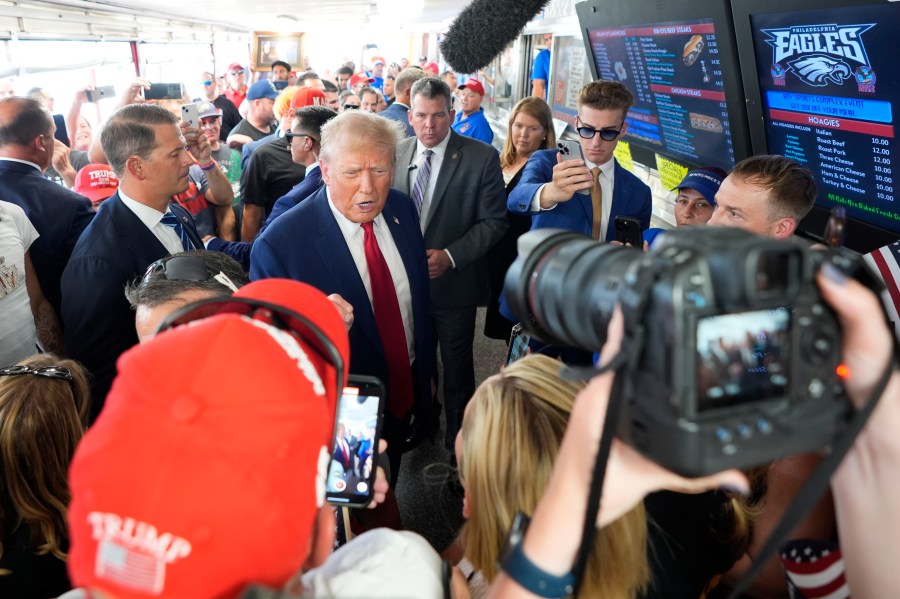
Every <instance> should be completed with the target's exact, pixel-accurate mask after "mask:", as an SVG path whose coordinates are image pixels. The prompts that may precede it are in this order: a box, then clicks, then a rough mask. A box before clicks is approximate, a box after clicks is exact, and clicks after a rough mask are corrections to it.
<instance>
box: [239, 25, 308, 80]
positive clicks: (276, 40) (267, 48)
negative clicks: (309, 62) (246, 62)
mask: <svg viewBox="0 0 900 599" xmlns="http://www.w3.org/2000/svg"><path fill="white" fill-rule="evenodd" d="M276 60H283V61H284V62H286V63H288V64H289V65H291V70H293V71H302V70H303V69H304V64H303V62H304V61H303V34H302V33H273V32H259V31H257V32H254V33H253V44H252V45H251V46H250V62H251V68H252V69H253V70H254V71H268V70H269V69H270V68H271V67H272V63H273V62H275V61H276Z"/></svg>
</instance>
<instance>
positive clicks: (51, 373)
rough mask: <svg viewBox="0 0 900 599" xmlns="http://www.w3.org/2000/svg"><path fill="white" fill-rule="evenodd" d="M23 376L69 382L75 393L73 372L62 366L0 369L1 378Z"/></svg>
mask: <svg viewBox="0 0 900 599" xmlns="http://www.w3.org/2000/svg"><path fill="white" fill-rule="evenodd" d="M23 374H30V375H33V376H42V377H46V378H48V379H58V380H61V381H68V382H69V386H70V387H71V388H72V392H73V393H74V392H75V379H74V377H72V371H71V370H69V369H68V368H64V367H62V366H42V367H41V368H32V367H31V366H10V367H8V368H0V376H20V375H23Z"/></svg>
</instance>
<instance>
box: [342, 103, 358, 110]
mask: <svg viewBox="0 0 900 599" xmlns="http://www.w3.org/2000/svg"><path fill="white" fill-rule="evenodd" d="M344 110H359V104H344Z"/></svg>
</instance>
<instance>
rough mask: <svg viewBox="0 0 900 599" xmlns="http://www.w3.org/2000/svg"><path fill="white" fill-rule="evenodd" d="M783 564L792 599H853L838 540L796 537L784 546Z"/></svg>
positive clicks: (782, 547)
mask: <svg viewBox="0 0 900 599" xmlns="http://www.w3.org/2000/svg"><path fill="white" fill-rule="evenodd" d="M781 565H782V567H783V568H784V573H785V575H786V577H787V583H788V589H789V590H790V594H791V599H850V587H848V586H847V579H846V578H845V577H844V559H843V557H842V556H841V549H840V547H838V545H837V543H834V542H832V541H819V540H803V539H799V540H793V541H788V542H787V543H785V544H784V545H782V546H781Z"/></svg>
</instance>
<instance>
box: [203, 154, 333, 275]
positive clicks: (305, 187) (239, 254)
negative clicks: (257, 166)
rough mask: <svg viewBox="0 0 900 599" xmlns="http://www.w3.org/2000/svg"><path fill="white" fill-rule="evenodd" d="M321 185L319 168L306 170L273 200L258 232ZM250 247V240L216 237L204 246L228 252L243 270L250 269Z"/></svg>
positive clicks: (224, 252) (251, 243)
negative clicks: (302, 175)
mask: <svg viewBox="0 0 900 599" xmlns="http://www.w3.org/2000/svg"><path fill="white" fill-rule="evenodd" d="M321 186H322V171H321V169H319V168H314V169H313V170H311V171H306V176H305V177H303V180H302V181H300V182H299V183H297V184H296V185H295V186H294V188H293V189H292V190H290V191H289V192H287V193H286V194H284V195H283V196H281V197H280V198H278V201H277V202H275V205H274V206H273V207H272V212H271V214H269V218H267V219H266V222H265V224H263V226H262V228H261V229H260V230H259V234H260V235H262V232H263V231H265V230H266V227H268V226H269V225H271V224H272V223H273V222H274V221H275V219H276V218H278V217H279V216H281V215H282V214H284V213H285V212H287V211H288V210H290V209H291V208H293V207H294V206H296V205H297V204H299V203H300V202H302V201H303V200H305V199H306V198H308V197H309V196H311V195H312V194H313V193H315V192H316V191H317V190H318V189H319V188H320V187H321ZM252 248H253V242H252V241H225V240H224V239H219V238H218V237H213V238H212V239H210V240H209V244H208V245H207V246H206V249H208V250H212V251H214V252H222V253H223V254H228V255H229V256H231V257H232V258H234V259H235V260H237V261H238V262H239V263H240V264H241V266H243V267H244V270H250V250H251V249H252Z"/></svg>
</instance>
